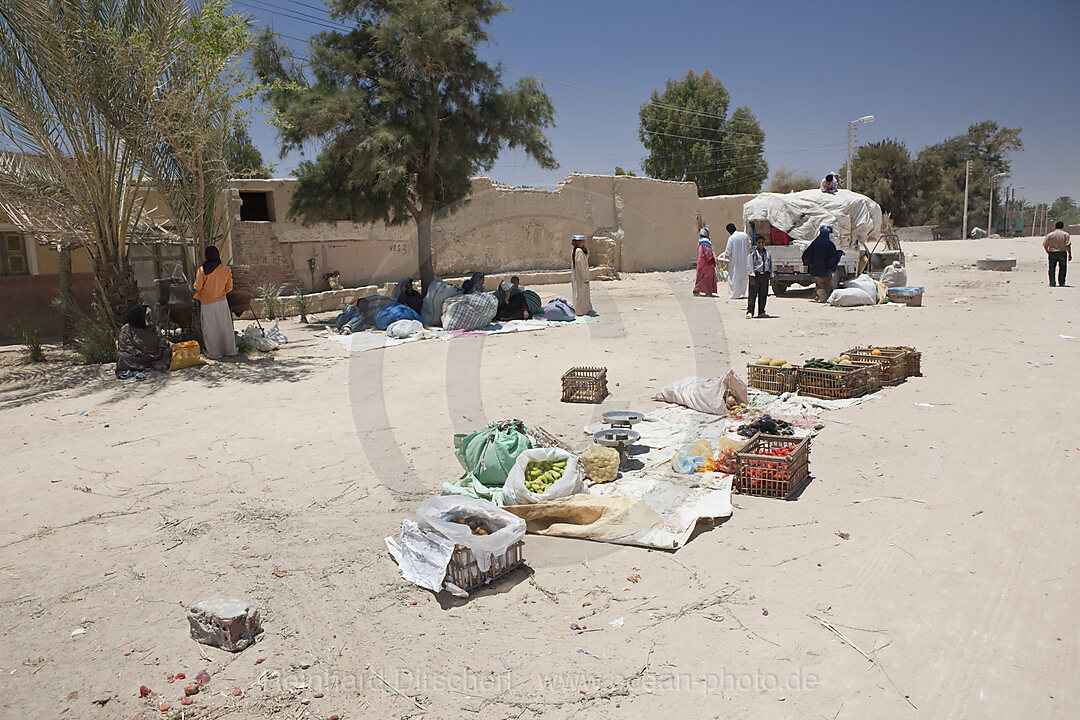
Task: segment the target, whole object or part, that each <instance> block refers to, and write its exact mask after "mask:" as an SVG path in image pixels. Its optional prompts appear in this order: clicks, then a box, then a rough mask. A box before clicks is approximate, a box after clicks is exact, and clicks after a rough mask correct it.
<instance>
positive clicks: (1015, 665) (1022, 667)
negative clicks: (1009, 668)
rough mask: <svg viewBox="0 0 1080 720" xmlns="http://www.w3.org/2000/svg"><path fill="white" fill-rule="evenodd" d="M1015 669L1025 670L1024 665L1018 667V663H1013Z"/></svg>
mask: <svg viewBox="0 0 1080 720" xmlns="http://www.w3.org/2000/svg"><path fill="white" fill-rule="evenodd" d="M1013 667H1014V668H1020V669H1021V670H1023V669H1024V666H1023V665H1017V664H1016V663H1013Z"/></svg>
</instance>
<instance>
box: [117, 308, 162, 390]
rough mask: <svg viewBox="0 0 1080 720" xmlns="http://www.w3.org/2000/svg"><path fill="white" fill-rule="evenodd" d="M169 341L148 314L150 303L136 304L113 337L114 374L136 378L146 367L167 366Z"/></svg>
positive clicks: (159, 367)
mask: <svg viewBox="0 0 1080 720" xmlns="http://www.w3.org/2000/svg"><path fill="white" fill-rule="evenodd" d="M171 361H172V344H171V343H170V342H169V341H168V340H166V339H165V337H164V335H162V334H161V331H160V330H158V329H157V327H156V326H155V325H154V323H153V321H152V320H151V317H150V306H148V305H136V306H135V307H133V308H131V310H129V311H128V314H127V323H126V324H125V325H124V326H123V327H122V328H120V336H119V337H118V338H117V339H116V376H117V377H119V378H129V377H131V376H132V375H135V376H136V377H137V378H138V379H139V380H142V379H143V378H145V377H146V371H147V370H160V371H161V372H165V371H166V370H168V369H169V363H170V362H171Z"/></svg>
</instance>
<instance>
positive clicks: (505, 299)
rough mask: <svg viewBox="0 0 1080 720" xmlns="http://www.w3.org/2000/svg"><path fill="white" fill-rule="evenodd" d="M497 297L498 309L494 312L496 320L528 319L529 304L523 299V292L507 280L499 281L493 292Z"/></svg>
mask: <svg viewBox="0 0 1080 720" xmlns="http://www.w3.org/2000/svg"><path fill="white" fill-rule="evenodd" d="M495 294H496V295H497V296H498V298H499V310H498V312H496V313H495V319H496V320H528V319H529V316H530V313H529V305H528V303H527V302H526V300H525V294H524V293H523V292H522V291H521V290H520V289H519V288H518V287H517V285H515V284H514V283H513V282H511V281H509V280H503V281H502V282H501V283H499V289H498V291H497V292H496V293H495Z"/></svg>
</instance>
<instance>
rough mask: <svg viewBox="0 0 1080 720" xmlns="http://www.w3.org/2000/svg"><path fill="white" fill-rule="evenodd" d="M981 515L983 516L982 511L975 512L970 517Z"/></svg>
mask: <svg viewBox="0 0 1080 720" xmlns="http://www.w3.org/2000/svg"><path fill="white" fill-rule="evenodd" d="M982 514H983V511H982V510H976V511H975V512H973V513H971V517H975V516H976V515H982Z"/></svg>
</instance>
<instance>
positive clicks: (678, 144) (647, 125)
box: [638, 70, 769, 194]
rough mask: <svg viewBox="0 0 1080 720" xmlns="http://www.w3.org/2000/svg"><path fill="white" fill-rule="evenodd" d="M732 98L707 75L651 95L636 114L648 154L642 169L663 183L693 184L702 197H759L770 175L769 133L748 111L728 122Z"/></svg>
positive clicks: (687, 78) (691, 75) (692, 76)
mask: <svg viewBox="0 0 1080 720" xmlns="http://www.w3.org/2000/svg"><path fill="white" fill-rule="evenodd" d="M729 104H730V96H729V94H728V91H727V88H726V87H724V84H723V83H722V82H720V79H719V78H716V77H714V76H713V74H712V73H711V72H709V71H708V70H705V71H703V72H702V73H701V74H700V75H698V74H696V73H695V72H694V71H693V70H689V71H687V73H686V76H685V77H684V78H683V79H682V80H668V81H667V83H666V85H665V87H664V92H662V93H659V92H657V91H655V90H654V91H653V92H652V95H651V96H650V98H649V102H648V103H646V104H644V105H642V106H641V109H640V110H639V112H638V117H639V119H640V125H639V129H638V137H640V138H641V143H642V145H644V146H645V149H646V150H647V151H648V153H649V155H648V156H647V157H646V158H645V159H644V160H643V161H642V163H641V169H642V170H644V171H645V174H646V175H649V176H650V177H654V178H659V179H661V180H682V181H693V182H696V183H697V185H698V192H699V193H700V194H719V193H750V192H757V191H758V190H759V189H760V188H761V183H762V182H763V181H764V180H765V178H766V177H768V175H769V167H768V165H767V164H766V163H765V157H764V144H765V133H764V131H763V130H762V129H761V126H760V125H759V124H758V121H757V118H755V117H754V114H753V113H752V112H750V108H748V107H740V108H738V109H737V110H735V112H734V113H732V115H731V117H730V118H729V117H728V105H729Z"/></svg>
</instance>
